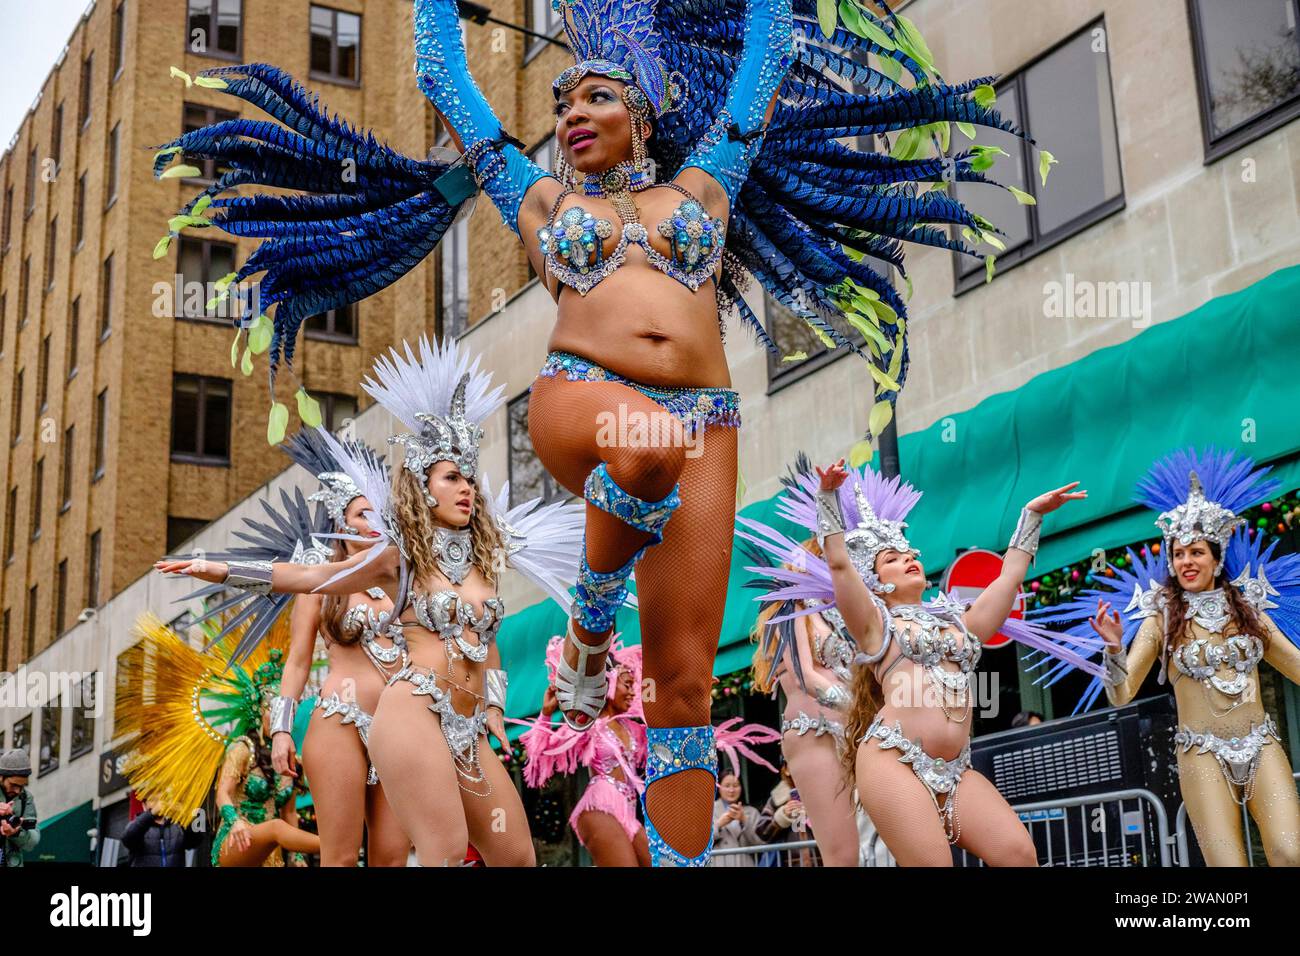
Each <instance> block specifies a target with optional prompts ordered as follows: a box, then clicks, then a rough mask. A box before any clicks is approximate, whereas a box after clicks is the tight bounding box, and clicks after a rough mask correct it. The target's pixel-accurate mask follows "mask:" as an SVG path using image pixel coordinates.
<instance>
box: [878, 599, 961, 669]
mask: <svg viewBox="0 0 1300 956" xmlns="http://www.w3.org/2000/svg"><path fill="white" fill-rule="evenodd" d="M889 610H890V616H891V617H892V618H893V619H894V620H895V621H909V622H913V623H915V624H917V625H919V626H918V627H917V628H915V629H913V628H909V627H899V626H897V625H896V624H893V623H892V622H891V630H892V632H893V634H894V635H896V637H897V641H898V649H899V651H901V654H900V655H899V656H898V657H896V658H894V660H893V661H891V662H890V664H889V666H888V667H886V668H885V673H886V674H887V673H889V671H891V670H893V669H894V666H895V665H897V664H898V662H899V661H901V660H902V659H903V658H904V657H905V658H907V659H908V660H910V661H912V662H913V663H914V664H919V665H920V666H921V667H925V668H938V667H940V666H941V665H942V664H944V663H949V664H956V665H957V667H958V668H959V670H960V671H961V673H962V674H970V673H971V672H973V671H974V670H975V666H976V665H977V664H978V663H979V659H980V656H981V655H982V654H983V653H984V647H983V645H982V644H981V643H980V640H979V638H977V637H976V636H975V635H974V634H972V633H970V631H968V630H967V629H966V626H965V623H964V622H963V621H962V618H961V616H960V614H958V613H955V611H954V613H945V612H944V611H943V610H939V611H938V612H937V613H936V608H935V607H934V606H930V607H922V606H920V605H917V604H906V605H897V606H895V607H892V608H890V609H889ZM959 639H960V643H959ZM881 676H882V677H883V676H884V675H881Z"/></svg>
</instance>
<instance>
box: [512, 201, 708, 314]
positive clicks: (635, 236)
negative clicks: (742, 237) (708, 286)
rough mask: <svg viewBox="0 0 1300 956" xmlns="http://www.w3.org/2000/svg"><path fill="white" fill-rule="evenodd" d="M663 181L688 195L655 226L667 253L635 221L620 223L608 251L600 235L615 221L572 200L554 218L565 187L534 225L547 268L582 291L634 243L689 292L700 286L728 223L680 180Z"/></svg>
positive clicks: (606, 235)
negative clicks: (544, 217) (539, 224)
mask: <svg viewBox="0 0 1300 956" xmlns="http://www.w3.org/2000/svg"><path fill="white" fill-rule="evenodd" d="M661 185H664V186H667V187H669V188H670V189H675V190H677V191H678V192H679V193H681V194H682V195H683V196H685V197H686V198H685V199H684V200H682V202H680V203H679V204H678V205H677V208H676V209H675V210H673V214H672V215H671V216H669V217H668V218H667V219H665V220H663V221H662V222H660V223H659V225H658V226H656V227H655V231H656V232H658V233H659V235H661V236H663V237H664V238H665V239H667V240H668V244H669V249H670V254H669V255H666V256H665V255H664V254H663V253H661V252H660V251H659V250H658V249H655V248H654V247H653V246H652V245H651V244H650V233H649V230H647V229H646V227H645V226H644V225H643V224H642V223H640V222H636V221H632V222H624V223H623V224H622V229H621V232H620V234H619V238H618V242H617V243H616V244H615V246H614V248H613V249H612V250H611V251H610V252H609V253H606V252H605V242H604V240H606V239H608V238H610V237H611V236H613V235H614V225H613V223H611V222H610V221H609V220H608V219H597V218H595V217H594V216H592V214H591V213H590V212H588V211H587V210H586V209H584V208H583V207H582V206H572V207H570V208H569V209H566V210H565V211H564V213H563V214H562V215H560V217H559V219H558V220H557V219H556V218H555V216H556V213H557V212H558V211H559V208H560V203H562V202H563V201H564V197H565V196H568V195H570V194H571V193H572V192H573V190H572V189H565V190H564V191H563V192H561V193H560V195H559V196H557V197H556V199H555V204H554V205H553V206H552V207H551V214H550V216H548V217H547V220H546V225H545V226H543V227H542V228H541V229H538V230H537V238H538V240H539V241H540V243H541V251H542V255H543V256H545V257H546V269H547V271H548V272H550V273H551V274H552V275H553V276H555V277H556V278H557V279H559V280H560V281H561V282H562V283H564V284H565V285H567V286H569V287H571V288H574V289H577V290H578V292H579V293H580V294H582V295H586V294H587V293H588V292H590V291H591V290H592V289H593V288H594V287H595V286H596V285H597V284H598V283H599V282H600V281H601V280H602V279H604V278H606V277H608V276H611V275H613V274H614V271H615V270H616V269H618V268H619V267H620V266H621V265H623V263H624V262H625V261H626V260H627V250H628V247H629V246H633V245H636V246H640V247H641V249H642V250H643V251H644V252H645V256H646V259H647V261H649V263H650V264H651V265H652V266H654V267H655V268H656V269H658V270H659V271H660V272H663V273H665V274H667V275H670V276H672V277H673V278H674V279H676V280H677V281H678V282H680V283H681V284H682V285H684V286H686V287H687V288H689V289H690V290H691V291H692V292H694V291H696V290H697V289H699V287H700V286H702V285H703V284H704V283H705V282H706V281H708V280H709V279H711V278H713V273H714V270H715V269H716V268H717V265H718V262H719V261H720V260H721V259H722V250H723V245H724V243H725V242H726V235H725V231H726V227H725V226H724V225H723V223H722V221H721V220H719V219H717V218H716V217H714V216H710V215H709V213H708V212H707V211H706V210H705V208H704V206H703V204H702V203H701V202H700V201H699V200H698V199H696V198H695V197H694V196H692V195H691V194H690V193H689V192H687V191H686V190H685V189H683V188H682V187H681V186H679V185H677V184H676V183H671V182H670V183H662V184H661Z"/></svg>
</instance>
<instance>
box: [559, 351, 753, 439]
mask: <svg viewBox="0 0 1300 956" xmlns="http://www.w3.org/2000/svg"><path fill="white" fill-rule="evenodd" d="M561 372H563V373H564V375H565V377H566V378H567V379H568V380H569V381H571V382H618V383H620V384H622V385H627V386H628V387H629V388H634V389H636V390H637V391H638V392H640V393H641V394H642V395H644V396H645V397H646V398H648V399H650V400H651V401H652V402H655V403H656V404H658V405H660V406H662V407H663V408H664V410H666V411H667V412H668V413H669V414H671V415H672V416H673V417H674V418H677V419H678V420H679V421H681V422H682V424H684V425H686V426H687V427H688V428H689V429H691V430H692V431H693V430H694V429H695V428H697V427H700V426H703V425H726V426H729V427H733V428H735V427H739V425H740V393H739V392H737V391H736V390H735V389H731V388H695V387H693V386H689V385H680V386H667V387H661V386H657V385H642V384H641V383H640V382H634V381H632V380H631V379H629V378H624V377H623V376H622V375H619V374H618V373H616V372H611V371H610V370H609V369H607V368H605V367H604V366H603V365H598V364H596V363H595V362H592V361H590V360H589V359H585V358H583V357H582V356H580V355H574V354H573V353H572V352H551V353H550V354H549V355H547V356H546V362H545V364H543V365H542V368H541V370H540V371H539V372H538V373H537V374H538V375H539V376H543V377H546V378H553V377H555V376H556V375H559V374H560V373H561Z"/></svg>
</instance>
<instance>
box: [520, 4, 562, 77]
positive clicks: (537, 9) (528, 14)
mask: <svg viewBox="0 0 1300 956" xmlns="http://www.w3.org/2000/svg"><path fill="white" fill-rule="evenodd" d="M524 26H526V27H528V29H530V30H532V31H533V32H534V33H543V34H545V35H546V36H559V34H560V33H561V32H562V31H563V30H564V17H563V14H561V13H559V12H558V11H556V10H554V9H553V8H552V7H551V0H525V2H524ZM549 45H550V44H548V43H547V42H546V41H545V40H541V39H538V38H537V37H529V38H528V41H527V49H526V50H525V53H524V61H525V62H527V61H528V60H530V59H532V58H533V57H534V56H536V55H537V54H538V53H539V52H541V50H542V49H543V48H544V47H547V46H549Z"/></svg>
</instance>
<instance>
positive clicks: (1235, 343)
mask: <svg viewBox="0 0 1300 956" xmlns="http://www.w3.org/2000/svg"><path fill="white" fill-rule="evenodd" d="M1297 302H1300V267H1292V268H1288V269H1283V270H1280V271H1278V272H1275V273H1273V274H1272V275H1271V276H1269V277H1268V278H1266V279H1263V280H1261V281H1259V282H1257V283H1256V284H1255V285H1253V286H1251V287H1249V288H1247V289H1244V290H1242V291H1241V292H1237V293H1234V294H1232V295H1227V296H1222V297H1220V298H1217V299H1212V300H1211V301H1209V302H1207V303H1206V304H1205V305H1203V306H1201V307H1200V308H1198V309H1196V310H1195V311H1193V312H1190V313H1188V314H1187V315H1185V316H1183V317H1182V318H1180V319H1177V320H1175V321H1170V322H1164V323H1161V324H1159V325H1156V326H1153V327H1151V328H1149V329H1146V330H1145V331H1143V332H1141V333H1139V334H1138V335H1136V336H1135V337H1133V338H1132V339H1130V340H1129V341H1127V342H1124V343H1122V344H1120V345H1114V346H1111V347H1109V348H1105V349H1100V350H1098V351H1096V352H1093V353H1092V354H1090V355H1088V356H1086V357H1084V358H1082V359H1079V360H1078V361H1077V362H1073V363H1071V364H1070V365H1066V366H1063V367H1061V368H1058V369H1053V370H1052V371H1050V372H1045V373H1043V374H1042V375H1039V376H1037V377H1035V378H1034V379H1032V380H1031V381H1029V382H1027V383H1026V384H1025V385H1024V386H1023V387H1022V388H1019V389H1017V390H1016V391H1014V392H1004V393H1002V394H999V395H993V396H990V397H989V398H987V399H985V400H984V401H983V402H981V403H980V404H979V405H977V406H975V407H974V408H972V409H971V410H970V411H967V412H963V413H961V414H957V415H952V416H950V417H949V418H948V419H945V420H940V421H939V422H936V423H935V424H934V425H932V426H931V427H930V428H927V429H925V430H924V431H920V432H915V433H912V434H909V435H905V436H903V437H902V438H901V439H900V441H899V457H900V462H901V464H900V468H901V471H902V473H903V475H904V476H905V477H906V478H907V479H908V480H910V481H912V482H914V483H915V484H916V485H917V487H919V488H921V489H923V490H924V492H925V497H924V498H922V499H921V502H920V504H918V505H917V507H916V509H915V510H914V511H913V512H912V514H911V516H910V519H909V528H908V533H909V536H910V537H911V539H912V541H913V542H914V543H915V544H916V545H917V547H919V548H920V549H921V551H922V561H923V563H924V564H925V565H926V568H927V570H929V571H937V570H939V569H940V568H942V567H944V566H946V565H947V564H948V563H949V562H950V561H951V560H952V558H953V557H954V555H955V553H956V551H958V550H960V549H965V548H971V547H983V548H992V549H995V550H1001V549H1002V548H1004V547H1005V546H1006V542H1007V539H1008V538H1009V537H1010V536H1011V532H1012V530H1013V528H1014V527H1015V523H1016V519H1017V518H1018V516H1019V514H1020V509H1021V506H1022V505H1024V503H1025V502H1026V501H1028V500H1029V499H1031V498H1032V497H1034V496H1035V495H1038V494H1041V493H1042V492H1044V491H1048V490H1050V489H1052V488H1054V487H1056V486H1058V485H1061V484H1064V483H1065V482H1067V481H1073V480H1078V481H1080V482H1082V483H1083V487H1084V488H1086V489H1088V499H1087V500H1086V501H1082V502H1074V503H1071V504H1069V505H1067V506H1066V507H1065V508H1063V509H1061V510H1060V511H1058V512H1056V513H1055V514H1052V515H1049V516H1048V518H1047V520H1046V521H1045V522H1044V528H1043V530H1044V538H1043V544H1042V548H1041V550H1040V551H1039V556H1038V563H1037V567H1038V569H1039V570H1040V571H1042V570H1051V569H1052V568H1055V567H1059V566H1061V565H1064V564H1067V563H1069V562H1072V561H1076V560H1078V559H1079V558H1082V557H1084V556H1086V555H1087V554H1088V553H1089V552H1090V551H1091V550H1092V549H1093V548H1109V547H1114V546H1117V545H1123V544H1126V543H1129V542H1132V541H1136V540H1142V539H1147V538H1153V537H1155V530H1154V527H1153V525H1152V522H1151V515H1150V514H1149V513H1147V512H1146V510H1145V509H1141V508H1139V507H1137V506H1135V505H1134V504H1133V500H1132V495H1133V489H1134V486H1135V485H1136V483H1137V481H1138V479H1139V478H1140V477H1141V475H1142V474H1143V473H1144V472H1145V471H1146V469H1147V468H1148V467H1149V466H1150V464H1151V463H1152V462H1153V461H1155V460H1156V459H1157V458H1159V457H1161V456H1162V455H1164V454H1166V453H1167V452H1169V451H1172V450H1174V449H1176V448H1181V447H1185V446H1188V445H1196V446H1205V445H1217V446H1218V447H1220V448H1233V449H1238V450H1240V451H1241V452H1242V453H1243V454H1246V455H1249V456H1251V457H1252V458H1254V459H1256V460H1257V461H1259V462H1261V463H1265V464H1273V465H1274V466H1275V475H1276V476H1277V477H1278V478H1280V479H1281V480H1282V481H1283V483H1284V485H1286V487H1288V488H1294V487H1296V486H1297V485H1300V426H1298V425H1297V410H1298V409H1300V375H1297V370H1296V365H1295V358H1294V357H1295V354H1296V350H1295V347H1294V345H1293V344H1288V343H1294V342H1295V341H1296V340H1297V336H1298V335H1300V308H1297V305H1296V303H1297ZM902 400H903V401H907V395H906V393H904V395H903V399H902Z"/></svg>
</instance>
